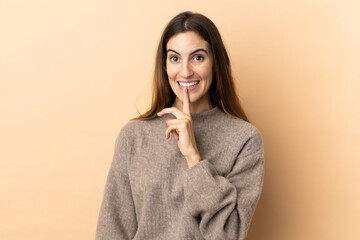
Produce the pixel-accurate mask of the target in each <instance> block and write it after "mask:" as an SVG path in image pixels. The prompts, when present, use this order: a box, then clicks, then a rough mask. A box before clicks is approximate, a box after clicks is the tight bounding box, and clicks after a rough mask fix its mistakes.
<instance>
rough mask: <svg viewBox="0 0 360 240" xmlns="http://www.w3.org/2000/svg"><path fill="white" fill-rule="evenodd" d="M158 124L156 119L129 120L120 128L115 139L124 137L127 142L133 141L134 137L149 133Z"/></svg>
mask: <svg viewBox="0 0 360 240" xmlns="http://www.w3.org/2000/svg"><path fill="white" fill-rule="evenodd" d="M159 125H161V124H160V122H159V120H158V119H150V120H131V121H129V122H127V123H126V124H125V125H124V126H123V127H122V128H121V129H120V131H119V133H118V136H117V139H118V140H119V139H126V141H128V142H129V141H133V140H134V139H136V138H139V137H141V136H145V135H146V134H149V133H150V132H151V131H152V130H153V129H154V128H156V127H157V126H159Z"/></svg>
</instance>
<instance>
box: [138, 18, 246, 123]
mask: <svg viewBox="0 0 360 240" xmlns="http://www.w3.org/2000/svg"><path fill="white" fill-rule="evenodd" d="M189 31H194V32H196V33H197V34H199V35H200V36H201V37H202V38H203V39H204V40H205V41H207V42H208V44H209V45H210V49H211V53H212V55H213V59H214V69H213V71H214V74H213V77H214V79H213V81H212V84H211V86H210V89H209V91H210V101H211V104H212V106H213V107H215V106H216V107H218V108H219V109H221V110H222V111H224V112H225V113H227V114H228V115H230V116H234V117H238V118H241V119H243V120H245V121H249V120H248V118H247V117H246V114H245V112H244V110H243V109H242V107H241V105H240V101H239V99H238V97H237V94H236V92H235V89H234V80H233V77H232V73H231V67H230V60H229V56H228V54H227V52H226V49H225V46H224V43H223V41H222V39H221V36H220V33H219V30H218V29H217V28H216V26H215V24H214V23H213V22H212V21H211V20H210V19H208V18H207V17H205V16H204V15H202V14H199V13H192V12H182V13H180V14H178V15H176V16H175V17H174V18H173V19H172V20H171V21H170V22H169V23H168V25H167V26H166V27H165V30H164V32H163V34H162V36H161V39H160V42H159V46H158V48H157V52H156V59H155V69H154V76H153V89H152V103H151V107H150V109H149V110H148V111H147V112H146V113H144V114H141V115H140V116H138V117H137V118H134V119H132V120H147V119H152V118H155V117H157V115H156V114H157V113H158V112H160V111H161V110H162V109H163V108H166V107H171V106H172V105H173V104H174V101H175V98H176V95H175V94H174V92H173V91H172V89H171V87H170V84H169V81H168V76H167V73H166V45H167V43H168V41H169V39H170V38H171V37H173V36H174V35H176V34H178V33H183V32H189Z"/></svg>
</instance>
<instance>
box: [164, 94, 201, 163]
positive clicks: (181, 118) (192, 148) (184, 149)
mask: <svg viewBox="0 0 360 240" xmlns="http://www.w3.org/2000/svg"><path fill="white" fill-rule="evenodd" d="M183 94H184V100H183V111H180V110H179V109H178V108H176V107H171V108H164V109H163V110H161V111H160V112H158V116H163V115H165V114H168V113H171V114H173V115H174V116H175V117H176V119H166V124H167V125H168V128H167V129H166V133H165V137H166V139H169V138H170V133H171V134H172V135H173V136H174V138H175V139H176V140H177V142H178V147H179V149H180V152H181V154H182V155H183V156H184V157H185V158H186V160H187V162H188V166H189V167H192V166H193V165H195V164H196V163H198V162H200V161H201V157H200V154H199V151H198V149H197V146H196V142H195V135H194V128H193V125H192V120H191V115H190V100H189V93H188V90H187V88H184V90H183Z"/></svg>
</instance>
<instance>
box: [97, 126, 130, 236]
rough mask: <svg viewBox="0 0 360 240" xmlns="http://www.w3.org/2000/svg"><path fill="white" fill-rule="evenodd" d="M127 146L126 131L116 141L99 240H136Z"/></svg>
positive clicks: (100, 219)
mask: <svg viewBox="0 0 360 240" xmlns="http://www.w3.org/2000/svg"><path fill="white" fill-rule="evenodd" d="M126 150H127V142H126V137H125V136H124V134H123V131H121V132H120V134H119V135H118V137H117V139H116V144H115V153H114V157H113V160H112V163H111V167H110V171H109V174H108V177H107V181H106V186H105V191H104V195H103V201H102V205H101V209H100V214H99V219H98V225H97V230H96V238H95V239H96V240H102V239H104V240H108V239H132V238H133V237H134V235H135V233H136V229H137V221H136V214H135V206H134V202H133V199H132V194H131V186H130V181H129V176H128V172H127V162H126V161H127V154H126Z"/></svg>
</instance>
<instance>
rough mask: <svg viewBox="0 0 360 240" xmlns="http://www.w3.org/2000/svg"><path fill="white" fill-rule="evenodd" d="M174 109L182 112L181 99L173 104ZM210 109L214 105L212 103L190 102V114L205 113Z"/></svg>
mask: <svg viewBox="0 0 360 240" xmlns="http://www.w3.org/2000/svg"><path fill="white" fill-rule="evenodd" d="M173 107H176V108H178V109H180V110H182V109H183V102H182V101H181V100H180V99H179V98H176V99H175V102H174V104H173ZM210 109H212V105H211V103H210V101H202V102H199V103H191V102H190V112H191V113H200V112H205V111H207V110H210Z"/></svg>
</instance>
